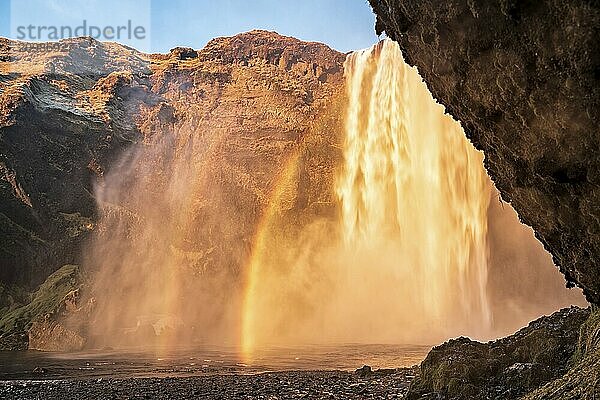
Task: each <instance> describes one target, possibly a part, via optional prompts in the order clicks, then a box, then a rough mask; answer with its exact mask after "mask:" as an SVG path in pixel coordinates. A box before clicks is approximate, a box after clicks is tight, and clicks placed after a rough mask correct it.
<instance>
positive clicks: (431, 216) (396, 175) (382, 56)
mask: <svg viewBox="0 0 600 400" xmlns="http://www.w3.org/2000/svg"><path fill="white" fill-rule="evenodd" d="M345 73H346V87H347V92H348V108H347V115H346V128H345V131H346V140H345V145H344V158H345V161H344V167H343V173H342V175H341V177H340V179H339V181H338V184H337V193H338V196H339V199H340V201H341V206H342V212H341V220H340V224H341V229H342V233H343V237H344V240H345V242H346V245H348V246H350V247H351V248H352V249H353V250H354V251H362V252H367V253H369V252H371V253H372V255H373V258H372V259H373V260H380V259H382V258H384V259H387V260H389V259H394V258H395V260H396V262H395V263H394V264H395V265H394V268H397V269H398V270H399V271H398V275H399V276H401V277H402V279H403V280H404V285H403V286H404V287H405V288H408V290H409V291H410V292H411V293H410V296H409V297H410V298H406V302H405V304H411V308H412V310H413V312H414V311H415V310H418V311H419V313H420V314H421V315H422V318H425V319H430V320H431V321H443V320H446V319H447V318H449V317H453V324H455V323H459V324H460V323H461V322H462V323H463V325H465V326H469V327H471V332H472V329H475V328H477V329H476V330H485V327H487V326H489V324H490V311H489V306H488V302H487V298H486V280H487V253H488V245H487V240H486V236H487V221H488V219H487V209H488V204H489V198H490V186H489V183H488V178H487V176H486V175H485V172H484V169H483V168H482V158H483V156H482V154H481V153H480V152H478V151H477V150H475V149H474V148H473V146H472V145H471V143H469V142H468V140H467V139H466V137H465V135H464V132H463V131H462V129H461V127H460V125H459V124H458V123H457V122H455V121H454V120H452V119H451V117H449V116H448V115H447V114H445V113H444V112H443V108H442V106H440V105H438V104H437V103H435V102H434V101H432V99H431V95H430V94H429V93H428V92H427V89H426V87H425V84H424V83H423V82H422V80H421V78H420V76H419V75H418V73H417V71H416V70H415V69H413V68H411V67H410V66H408V65H407V64H406V63H405V62H404V60H403V57H402V53H401V51H400V48H399V46H398V45H397V44H396V43H395V42H393V41H391V40H384V41H382V42H380V43H378V44H377V45H375V46H373V47H371V48H369V49H366V50H362V51H357V52H354V53H352V54H350V55H349V56H348V58H347V59H346V64H345ZM428 97H429V98H428ZM361 268H370V269H371V270H372V273H374V274H376V273H378V272H377V268H378V266H377V265H375V264H373V265H364V266H361ZM407 294H408V293H398V296H399V297H401V298H402V297H404V296H407Z"/></svg>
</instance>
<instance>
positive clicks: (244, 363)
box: [0, 345, 429, 399]
mask: <svg viewBox="0 0 600 400" xmlns="http://www.w3.org/2000/svg"><path fill="white" fill-rule="evenodd" d="M428 350H429V347H428V346H396V345H343V346H339V345H336V346H298V347H285V348H283V347H280V348H270V349H265V350H262V351H259V352H257V353H256V354H255V356H254V357H253V359H252V361H248V360H245V357H243V356H241V355H240V352H239V351H237V350H236V349H235V348H228V347H204V348H202V347H198V348H194V349H179V350H172V349H171V350H169V351H155V350H154V351H147V350H146V351H143V350H139V349H137V350H136V349H128V350H104V351H92V352H85V353H83V352H82V353H67V354H63V353H41V352H30V351H29V352H0V398H1V399H153V398H157V399H159V398H160V399H192V398H215V399H293V398H313V399H321V398H332V399H364V398H378V399H379V398H403V396H404V395H405V394H406V390H407V387H408V384H409V383H410V381H411V380H412V378H413V377H414V375H415V370H414V369H411V368H406V367H410V366H412V365H415V364H418V363H419V362H420V361H421V360H422V359H423V358H424V357H425V355H426V353H427V351H428ZM365 364H366V365H370V366H372V367H373V370H377V369H381V370H380V371H379V372H374V373H368V372H366V373H362V372H360V373H356V372H354V371H355V370H356V369H357V368H359V367H361V366H363V365H365ZM396 368H397V369H396Z"/></svg>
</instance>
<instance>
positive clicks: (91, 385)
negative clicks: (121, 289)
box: [0, 369, 416, 400]
mask: <svg viewBox="0 0 600 400" xmlns="http://www.w3.org/2000/svg"><path fill="white" fill-rule="evenodd" d="M415 372H416V371H415V370H413V369H398V370H382V371H374V372H373V373H369V372H368V371H361V370H359V371H357V372H355V373H350V372H341V371H311V372H298V371H291V372H273V373H265V374H258V375H212V376H202V377H188V378H141V379H135V378H131V379H94V380H79V381H69V380H64V381H63V380H61V381H27V382H26V381H12V382H2V383H0V397H1V398H3V399H7V400H8V399H48V400H50V399H100V398H102V399H155V398H156V399H202V398H210V399H402V398H404V397H405V395H406V392H407V390H408V385H409V383H410V381H411V380H412V379H413V378H414V375H415Z"/></svg>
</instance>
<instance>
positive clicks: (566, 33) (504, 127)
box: [370, 0, 600, 303]
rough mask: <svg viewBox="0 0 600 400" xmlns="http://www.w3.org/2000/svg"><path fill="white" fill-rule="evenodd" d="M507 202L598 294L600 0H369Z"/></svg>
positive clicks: (599, 299) (588, 290)
mask: <svg viewBox="0 0 600 400" xmlns="http://www.w3.org/2000/svg"><path fill="white" fill-rule="evenodd" d="M370 3H371V5H372V7H373V10H374V11H375V13H376V14H377V23H376V30H377V31H378V33H381V32H382V31H385V33H386V34H387V35H388V36H389V37H391V38H392V39H394V40H396V41H397V42H398V43H399V44H400V46H401V47H402V49H403V52H404V56H405V58H406V60H407V62H409V64H412V65H415V66H417V67H418V69H419V72H420V73H421V75H422V76H423V78H424V79H425V81H426V82H427V84H428V86H429V88H430V90H431V92H432V93H433V95H434V97H436V98H437V99H438V100H439V101H440V102H441V103H442V104H444V105H445V106H446V107H447V109H448V111H449V112H450V113H451V114H452V115H453V116H454V117H455V118H456V119H458V120H459V121H461V123H462V125H463V127H464V129H465V131H466V133H467V135H468V137H469V138H470V139H471V141H472V142H473V143H474V144H475V146H476V147H477V148H479V149H481V150H483V151H484V153H485V157H486V159H485V164H486V168H487V170H488V172H489V174H490V175H491V177H492V179H493V180H494V182H495V184H496V186H497V187H498V189H499V190H500V192H501V193H502V196H503V198H504V199H505V200H507V201H510V203H511V204H512V206H513V207H514V208H515V209H516V210H517V212H518V213H519V216H520V217H521V219H522V220H523V221H524V222H525V223H526V224H528V225H530V226H532V227H533V228H534V230H535V232H536V235H537V237H538V238H539V239H540V240H541V241H542V242H543V243H544V245H545V247H546V248H547V249H548V250H549V251H550V252H551V253H552V255H553V256H554V260H555V263H556V264H557V265H558V266H559V267H560V269H561V271H562V272H563V273H564V275H565V276H566V278H567V281H568V282H570V283H575V284H577V285H579V286H580V287H582V288H583V290H584V293H585V295H586V296H587V298H588V300H589V301H591V302H593V303H600V273H599V269H598V265H599V263H600V186H599V185H600V147H599V146H600V128H599V124H598V122H599V119H598V117H599V110H600V84H599V83H600V82H599V80H600V42H599V41H598V36H599V34H600V4H599V3H598V2H597V1H588V0H576V1H570V2H564V1H560V0H544V1H501V0H494V1H484V0H455V1H442V2H441V1H400V0H370Z"/></svg>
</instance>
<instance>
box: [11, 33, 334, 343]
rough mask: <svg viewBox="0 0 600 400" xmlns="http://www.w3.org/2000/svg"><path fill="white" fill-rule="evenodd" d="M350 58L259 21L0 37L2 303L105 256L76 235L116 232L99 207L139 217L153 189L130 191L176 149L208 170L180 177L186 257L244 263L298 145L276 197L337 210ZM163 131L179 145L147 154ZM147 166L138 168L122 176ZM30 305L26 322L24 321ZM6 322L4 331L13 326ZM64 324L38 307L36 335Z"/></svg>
mask: <svg viewBox="0 0 600 400" xmlns="http://www.w3.org/2000/svg"><path fill="white" fill-rule="evenodd" d="M344 59H345V56H344V55H343V54H341V53H339V52H336V51H334V50H332V49H330V48H328V47H327V46H325V45H322V44H318V43H306V42H301V41H299V40H297V39H293V38H289V37H284V36H281V35H278V34H275V33H272V32H266V31H252V32H248V33H245V34H240V35H237V36H235V37H230V38H218V39H214V40H212V41H211V42H209V43H208V44H207V46H206V47H204V48H203V49H202V50H193V49H189V48H175V49H173V50H172V51H171V52H170V53H168V54H151V55H148V54H143V53H140V52H137V51H135V50H133V49H131V48H127V47H125V46H122V45H118V44H112V43H100V42H97V41H95V40H93V39H90V38H76V39H68V40H63V41H60V42H58V43H41V44H31V43H22V42H13V41H10V40H7V39H1V41H0V107H1V108H0V266H1V268H0V282H1V283H0V285H1V286H0V289H1V292H0V293H2V303H1V304H0V310H1V311H2V314H6V313H7V312H10V311H11V310H12V311H15V310H19V309H20V308H19V306H20V305H22V304H26V303H27V302H29V301H31V299H32V298H33V297H32V298H28V296H27V295H25V294H23V293H22V289H21V288H25V290H31V289H32V288H34V287H36V286H37V285H38V284H40V283H41V282H43V281H44V279H46V277H48V276H49V275H51V274H52V273H53V272H55V271H57V270H58V269H59V268H60V267H61V266H62V265H64V264H84V265H86V266H87V267H90V266H92V267H93V266H95V265H97V264H99V262H98V261H100V263H101V262H102V260H98V258H99V257H100V255H99V254H98V253H94V252H90V251H85V249H89V247H90V242H91V241H92V238H93V237H96V238H97V237H98V236H103V235H104V236H108V237H110V236H111V235H115V231H114V230H111V229H110V228H112V227H111V226H109V224H105V226H102V225H99V223H100V214H99V213H103V214H104V216H105V220H106V219H108V218H109V217H110V216H112V215H114V216H115V220H118V222H119V223H121V222H123V221H126V223H127V224H129V225H128V226H129V228H128V229H136V228H137V227H138V225H139V224H138V223H139V222H140V215H139V214H138V213H137V211H139V209H138V208H136V207H138V206H139V203H140V202H141V201H142V200H152V199H140V198H139V193H144V196H154V195H156V196H157V198H158V197H159V195H158V194H159V193H164V192H165V191H168V190H173V188H172V187H169V186H168V185H169V184H170V182H169V180H168V177H166V175H165V174H163V172H165V171H167V170H168V169H169V168H171V167H172V165H171V164H169V162H170V161H169V160H168V159H169V157H175V154H178V155H181V154H185V153H186V152H188V153H189V152H193V154H195V155H200V156H196V157H194V159H195V160H196V161H195V164H194V165H192V163H190V165H189V169H190V170H191V169H193V168H196V169H197V170H198V171H201V173H199V174H197V176H194V177H190V181H189V185H190V186H193V187H195V188H196V189H197V190H199V191H200V192H201V193H202V195H199V196H197V197H194V202H193V210H192V211H190V213H189V218H190V219H193V221H192V222H190V226H192V227H193V228H191V229H190V230H189V231H188V232H187V233H186V235H185V238H182V240H180V243H179V244H178V246H179V247H173V246H172V245H170V244H169V243H166V244H165V243H163V244H162V245H164V246H166V249H164V250H165V251H166V252H169V254H174V255H175V256H177V257H185V258H187V259H190V258H194V262H193V263H192V264H193V266H194V268H196V271H195V272H196V273H198V272H201V271H204V270H206V268H212V269H226V270H229V271H232V272H231V273H232V274H235V273H237V272H239V269H240V268H241V265H242V263H243V262H244V257H246V256H247V253H248V250H249V247H250V246H251V243H250V242H251V240H252V235H253V234H254V231H255V229H256V226H257V224H258V221H259V219H260V217H261V215H262V213H263V212H264V208H265V207H266V206H267V204H268V202H269V200H270V196H271V191H272V190H273V189H274V187H275V185H276V183H277V180H278V176H279V174H280V173H281V169H282V166H283V165H285V163H286V160H287V159H288V158H289V157H290V156H291V154H292V153H294V152H299V154H301V156H300V159H299V160H298V163H297V165H298V167H297V172H296V173H297V179H295V180H294V182H295V185H296V186H294V187H289V188H287V189H286V201H285V202H284V203H285V204H283V205H281V207H282V210H281V212H287V213H292V214H303V215H314V214H323V213H325V214H327V213H331V211H332V207H333V200H332V199H333V197H332V196H333V193H332V189H331V188H332V186H333V185H332V184H331V182H332V180H333V173H334V165H335V164H336V162H337V160H339V157H340V151H339V148H338V145H337V143H338V142H339V138H340V132H341V131H340V129H341V128H340V127H341V126H342V124H341V117H342V114H343V113H342V109H341V105H342V103H343V90H342V86H343V77H342V75H343V67H342V63H343V61H344ZM165 143H167V144H168V146H169V147H171V148H172V149H173V151H172V152H170V153H169V152H167V153H165V154H161V155H160V157H154V158H152V156H149V155H150V154H152V150H151V149H152V148H159V147H160V146H164V144H165ZM139 149H142V151H143V152H145V153H144V155H145V156H148V157H149V158H148V162H147V163H146V164H145V166H144V168H145V170H144V171H142V170H141V169H140V168H138V167H137V166H134V167H132V168H131V176H130V177H126V178H125V179H122V180H123V181H124V185H125V186H124V188H125V189H124V190H123V191H122V192H123V193H125V194H126V196H124V197H123V198H120V199H118V200H119V202H118V203H106V204H105V203H103V204H100V207H97V203H96V201H97V199H98V191H99V190H102V188H103V187H104V186H105V183H106V182H107V180H110V179H111V176H112V178H114V175H115V173H116V174H118V173H120V172H122V170H119V168H118V166H119V165H120V163H121V164H122V163H125V162H129V161H128V160H130V159H128V158H127V156H131V155H132V154H133V155H134V157H133V158H135V155H139V154H141V153H140V151H139ZM147 149H150V150H147ZM299 149H302V151H299ZM154 153H156V152H154ZM198 160H200V161H198ZM158 163H161V164H158ZM199 163H201V165H198V164H199ZM183 170H185V168H183ZM111 171H113V172H112V175H111ZM115 171H116V172H115ZM141 172H144V173H146V174H147V175H145V176H146V178H145V179H137V181H136V182H137V183H132V182H131V181H130V180H128V178H132V179H133V177H135V176H136V175H135V174H137V173H141ZM171 172H175V171H174V170H172V171H171ZM171 183H172V182H171ZM128 185H129V186H128ZM141 189H143V190H144V191H143V192H141V191H139V190H141ZM198 193H199V192H193V191H192V192H190V195H194V196H196V195H198ZM157 204H158V203H157ZM300 210H302V212H300ZM178 211H179V210H171V211H170V212H172V213H174V214H173V215H175V214H177V212H178ZM173 215H171V214H168V213H167V214H165V216H164V220H165V221H170V220H172V219H173V218H172V217H173ZM107 216H108V217H107ZM136 224H138V225H136ZM107 225H108V229H107ZM92 233H93V235H92ZM117 249H118V248H117V247H115V248H114V249H113V250H112V251H118V250H117ZM90 255H91V257H95V258H96V259H92V260H90ZM92 269H93V268H92ZM113 278H114V277H113ZM5 294H6V296H5ZM29 297H31V296H29ZM59 300H60V299H59ZM81 306H82V304H79V305H78V307H81ZM46 308H48V307H39V308H36V310H38V309H40V310H44V311H43V313H47V312H48V310H46ZM50 308H52V307H50ZM7 310H8V311H7ZM26 311H27V310H26ZM15 312H17V313H18V311H15ZM43 313H42V314H43ZM19 315H20V314H19ZM32 317H35V315H28V318H29V319H28V321H23V323H21V324H20V325H19V327H20V329H23V328H25V329H27V328H29V326H30V323H31V320H32ZM40 317H43V315H40ZM33 319H35V318H33ZM11 321H12V320H11ZM11 321H9V322H11ZM44 323H45V325H44ZM23 324H25V325H27V326H21V325H23ZM1 325H2V327H1V328H0V331H1V332H0V336H1V335H2V334H7V333H8V331H9V330H10V329H12V328H11V327H13V326H15V325H14V324H12V322H11V323H6V324H4V323H3V324H1ZM61 329H62V327H56V326H54V325H52V321H49V320H48V319H47V318H46V319H43V318H42V319H41V320H40V323H39V324H38V325H36V329H35V332H34V335H33V336H32V335H31V332H30V339H31V337H33V339H34V342H35V343H38V344H40V346H42V347H43V346H44V343H53V344H52V346H54V345H55V344H56V341H55V340H54V339H55V338H52V337H48V336H52V332H58V331H60V330H61ZM75 342H76V341H75ZM20 346H21V345H16V346H12V345H8V346H7V347H20ZM52 346H50V347H52Z"/></svg>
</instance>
